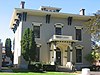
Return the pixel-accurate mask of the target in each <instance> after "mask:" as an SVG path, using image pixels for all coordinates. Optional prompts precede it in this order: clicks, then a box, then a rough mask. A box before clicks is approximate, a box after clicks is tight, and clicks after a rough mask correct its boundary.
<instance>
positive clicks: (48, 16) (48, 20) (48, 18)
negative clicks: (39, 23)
mask: <svg viewBox="0 0 100 75" xmlns="http://www.w3.org/2000/svg"><path fill="white" fill-rule="evenodd" d="M50 16H51V15H50V14H47V15H46V23H50Z"/></svg>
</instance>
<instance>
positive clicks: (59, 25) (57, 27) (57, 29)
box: [55, 23, 63, 35]
mask: <svg viewBox="0 0 100 75" xmlns="http://www.w3.org/2000/svg"><path fill="white" fill-rule="evenodd" d="M62 27H63V24H62V23H56V24H55V35H62Z"/></svg>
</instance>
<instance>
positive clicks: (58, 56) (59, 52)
mask: <svg viewBox="0 0 100 75" xmlns="http://www.w3.org/2000/svg"><path fill="white" fill-rule="evenodd" d="M56 64H57V65H61V51H60V49H59V48H57V50H56Z"/></svg>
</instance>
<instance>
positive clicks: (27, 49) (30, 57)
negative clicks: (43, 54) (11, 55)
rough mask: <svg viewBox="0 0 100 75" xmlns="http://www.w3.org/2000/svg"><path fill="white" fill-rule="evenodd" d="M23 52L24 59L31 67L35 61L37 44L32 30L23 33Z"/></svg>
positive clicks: (28, 29)
mask: <svg viewBox="0 0 100 75" xmlns="http://www.w3.org/2000/svg"><path fill="white" fill-rule="evenodd" d="M21 50H22V56H23V58H24V59H25V60H26V61H28V62H29V63H28V64H29V65H30V64H31V62H32V61H35V54H36V42H35V37H34V32H33V31H32V30H31V29H30V28H27V29H26V30H25V32H24V33H23V36H22V40H21Z"/></svg>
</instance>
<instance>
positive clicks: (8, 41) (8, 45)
mask: <svg viewBox="0 0 100 75" xmlns="http://www.w3.org/2000/svg"><path fill="white" fill-rule="evenodd" d="M5 51H6V55H7V56H8V57H10V58H11V57H12V51H11V39H10V38H7V39H6V41H5Z"/></svg>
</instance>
